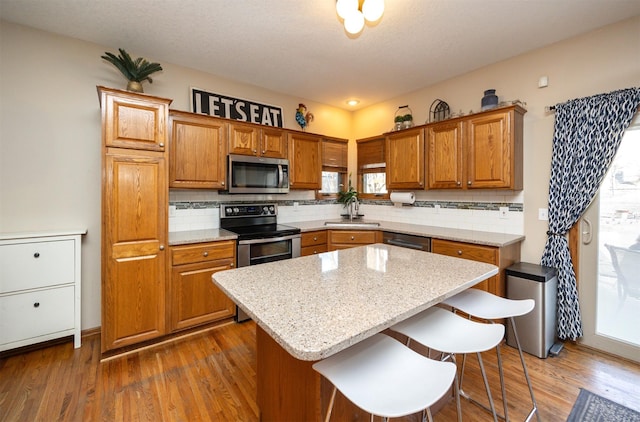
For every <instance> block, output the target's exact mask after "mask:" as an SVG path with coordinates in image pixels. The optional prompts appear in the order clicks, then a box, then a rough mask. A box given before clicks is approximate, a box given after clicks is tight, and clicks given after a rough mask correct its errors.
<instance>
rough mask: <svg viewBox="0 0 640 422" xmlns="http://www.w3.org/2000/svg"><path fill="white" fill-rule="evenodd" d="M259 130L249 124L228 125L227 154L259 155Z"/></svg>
mask: <svg viewBox="0 0 640 422" xmlns="http://www.w3.org/2000/svg"><path fill="white" fill-rule="evenodd" d="M259 148H260V128H259V127H258V126H253V125H249V124H242V123H230V124H229V153H231V154H241V155H260V149H259Z"/></svg>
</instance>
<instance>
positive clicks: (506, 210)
mask: <svg viewBox="0 0 640 422" xmlns="http://www.w3.org/2000/svg"><path fill="white" fill-rule="evenodd" d="M508 217H509V207H500V218H508Z"/></svg>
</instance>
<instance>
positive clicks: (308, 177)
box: [288, 133, 322, 189]
mask: <svg viewBox="0 0 640 422" xmlns="http://www.w3.org/2000/svg"><path fill="white" fill-rule="evenodd" d="M288 142H289V185H290V187H291V189H321V188H322V165H321V161H320V157H321V155H320V154H321V148H322V144H321V138H320V137H318V136H313V135H303V134H299V133H290V134H289V140H288Z"/></svg>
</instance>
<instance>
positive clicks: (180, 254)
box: [171, 240, 236, 265]
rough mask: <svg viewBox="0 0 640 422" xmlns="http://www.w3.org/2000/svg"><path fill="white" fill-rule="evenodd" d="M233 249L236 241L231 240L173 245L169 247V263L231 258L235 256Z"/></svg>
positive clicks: (194, 262) (177, 263) (176, 263)
mask: <svg viewBox="0 0 640 422" xmlns="http://www.w3.org/2000/svg"><path fill="white" fill-rule="evenodd" d="M235 250H236V242H235V241H233V240H225V241H221V242H211V243H200V244H197V245H189V246H174V247H172V248H171V263H172V265H183V264H196V263H198V262H207V261H215V260H217V259H224V258H233V257H235Z"/></svg>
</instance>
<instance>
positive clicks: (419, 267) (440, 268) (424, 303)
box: [212, 243, 498, 361]
mask: <svg viewBox="0 0 640 422" xmlns="http://www.w3.org/2000/svg"><path fill="white" fill-rule="evenodd" d="M497 273H498V268H497V267H496V266H494V265H490V264H485V263H479V262H475V261H469V260H466V259H461V258H453V257H448V256H444V255H437V254H432V253H425V252H422V251H415V250H412V249H407V248H400V247H396V246H392V245H384V244H379V243H378V244H374V245H367V246H361V247H356V248H351V249H344V250H339V251H334V252H325V253H322V254H318V255H312V256H306V257H301V258H295V259H290V260H285V261H277V262H270V263H266V264H262V265H256V266H249V267H243V268H236V269H233V270H228V271H222V272H218V273H215V274H213V276H212V278H213V282H214V283H215V284H216V285H218V286H219V287H220V288H221V289H222V290H223V291H224V292H225V293H226V294H227V295H228V296H229V297H230V298H231V299H232V300H234V301H235V302H236V303H237V304H238V305H240V306H241V307H242V308H243V309H245V310H246V311H247V313H248V314H249V315H250V316H251V317H252V318H253V320H254V321H256V323H257V324H258V325H260V327H262V328H263V329H264V330H265V331H266V332H267V333H268V334H269V335H270V336H271V337H272V338H273V339H274V340H275V341H276V342H277V343H278V344H280V346H282V347H283V348H284V349H285V350H286V351H287V352H288V353H290V354H291V355H292V356H293V357H295V358H296V359H300V360H306V361H315V360H319V359H323V358H325V357H327V356H330V355H332V354H334V353H336V352H338V351H340V350H343V349H345V348H347V347H349V346H350V345H352V344H355V343H357V342H359V341H361V340H363V339H365V338H367V337H370V336H371V335H373V334H375V333H378V332H380V331H383V330H384V329H386V328H388V327H390V326H392V325H393V324H395V323H397V322H399V321H402V320H404V319H406V318H408V317H410V316H413V315H415V314H417V313H418V312H420V311H423V310H424V309H427V308H428V307H430V306H432V305H435V304H437V303H439V302H441V301H442V300H444V299H446V298H448V297H450V296H453V295H455V294H456V293H459V292H461V291H463V290H465V289H467V288H469V287H471V286H473V285H475V284H477V283H478V282H480V281H482V280H484V279H486V278H488V277H491V276H493V275H495V274H497Z"/></svg>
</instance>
